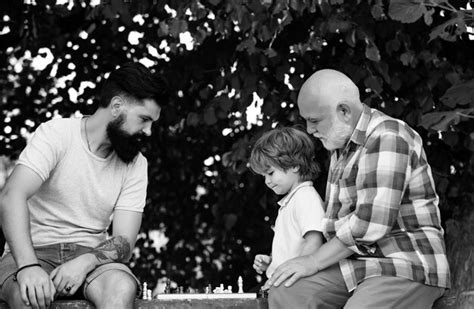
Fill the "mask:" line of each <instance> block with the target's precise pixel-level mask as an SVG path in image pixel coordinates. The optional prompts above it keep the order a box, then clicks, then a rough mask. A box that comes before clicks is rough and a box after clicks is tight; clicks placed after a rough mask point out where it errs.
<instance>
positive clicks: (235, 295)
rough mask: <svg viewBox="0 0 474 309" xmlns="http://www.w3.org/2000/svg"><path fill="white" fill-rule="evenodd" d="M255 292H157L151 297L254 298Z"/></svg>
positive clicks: (162, 298) (168, 298)
mask: <svg viewBox="0 0 474 309" xmlns="http://www.w3.org/2000/svg"><path fill="white" fill-rule="evenodd" d="M256 298H257V293H184V294H178V293H176V294H157V295H155V297H153V299H158V300H182V299H256Z"/></svg>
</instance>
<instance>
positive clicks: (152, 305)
mask: <svg viewBox="0 0 474 309" xmlns="http://www.w3.org/2000/svg"><path fill="white" fill-rule="evenodd" d="M173 308H180V309H181V308H182V309H191V308H192V309H224V308H238V309H268V302H267V300H266V299H264V298H257V299H212V300H211V299H202V300H201V299H188V300H141V299H137V300H135V306H134V309H173ZM0 309H9V307H8V305H7V304H6V303H4V302H1V303H0ZM50 309H95V307H94V305H92V303H90V302H88V301H87V300H57V301H55V302H54V303H53V304H52V305H51V307H50Z"/></svg>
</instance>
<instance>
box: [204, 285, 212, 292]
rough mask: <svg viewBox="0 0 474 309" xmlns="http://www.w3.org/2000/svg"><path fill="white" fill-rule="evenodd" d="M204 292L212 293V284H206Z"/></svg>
mask: <svg viewBox="0 0 474 309" xmlns="http://www.w3.org/2000/svg"><path fill="white" fill-rule="evenodd" d="M205 293H206V294H211V293H212V285H210V284H208V285H207V286H206V288H205Z"/></svg>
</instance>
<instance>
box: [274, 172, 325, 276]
mask: <svg viewBox="0 0 474 309" xmlns="http://www.w3.org/2000/svg"><path fill="white" fill-rule="evenodd" d="M278 204H279V205H280V209H279V210H278V216H277V218H276V221H275V228H274V232H275V235H274V236H273V243H272V262H271V264H270V265H269V266H268V268H267V271H266V274H267V277H268V278H270V277H271V276H272V274H273V272H274V271H275V269H276V268H277V267H278V266H280V264H282V263H284V262H286V261H288V260H289V259H292V258H294V257H297V256H300V255H301V249H302V246H303V241H304V238H303V236H304V235H305V234H306V233H307V232H309V231H319V232H322V225H321V220H322V219H323V217H324V208H323V201H322V200H321V197H320V196H319V194H318V192H316V189H314V187H313V183H312V182H311V181H306V182H303V183H301V184H300V185H298V186H297V187H296V188H295V189H293V190H292V191H291V192H290V193H288V194H287V195H286V196H285V197H284V198H283V199H281V200H280V201H279V202H278Z"/></svg>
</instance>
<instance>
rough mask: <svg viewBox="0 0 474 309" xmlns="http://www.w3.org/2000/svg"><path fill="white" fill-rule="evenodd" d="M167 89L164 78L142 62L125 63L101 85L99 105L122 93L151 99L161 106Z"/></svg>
mask: <svg viewBox="0 0 474 309" xmlns="http://www.w3.org/2000/svg"><path fill="white" fill-rule="evenodd" d="M167 90H168V89H167V85H166V82H165V80H164V79H163V78H161V77H158V76H156V75H153V74H152V73H151V72H150V70H149V69H148V68H147V67H145V66H144V65H143V64H141V63H139V62H131V63H126V64H124V65H122V66H121V67H120V68H119V69H117V70H115V71H112V72H111V73H110V75H109V77H108V78H107V80H106V81H105V82H104V84H103V85H102V90H101V94H100V101H99V105H100V106H101V107H107V106H109V104H110V100H112V98H113V97H114V96H117V95H123V96H127V97H130V98H132V99H135V100H140V101H141V100H143V99H153V100H155V101H156V103H158V104H159V105H160V106H162V105H164V104H166V103H167V101H168V91H167Z"/></svg>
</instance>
